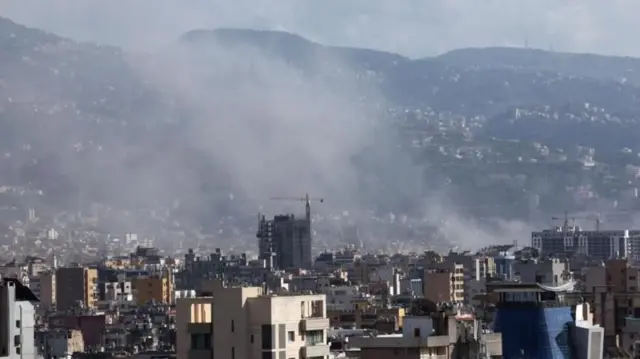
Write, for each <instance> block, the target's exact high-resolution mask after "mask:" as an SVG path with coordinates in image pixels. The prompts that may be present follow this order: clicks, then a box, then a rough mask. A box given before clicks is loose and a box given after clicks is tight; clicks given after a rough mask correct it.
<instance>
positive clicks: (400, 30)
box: [0, 0, 640, 58]
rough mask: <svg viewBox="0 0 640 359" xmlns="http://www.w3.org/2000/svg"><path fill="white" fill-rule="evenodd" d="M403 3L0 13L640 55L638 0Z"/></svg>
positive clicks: (83, 25) (152, 35)
mask: <svg viewBox="0 0 640 359" xmlns="http://www.w3.org/2000/svg"><path fill="white" fill-rule="evenodd" d="M403 4H404V5H406V6H401V5H400V4H397V3H394V5H392V4H389V3H388V2H382V1H377V0H375V1H367V2H364V1H360V0H358V1H350V2H349V3H348V4H344V3H341V4H338V3H337V2H336V1H335V0H331V1H328V2H326V1H325V2H323V3H317V2H310V1H306V0H304V1H292V0H280V1H277V2H274V1H273V0H259V1H247V0H241V1H237V2H234V3H233V4H231V3H228V2H222V1H220V0H215V1H208V2H206V3H205V2H202V1H196V0H194V1H189V2H188V3H186V4H185V3H183V2H181V3H180V4H179V5H178V4H176V3H174V2H171V1H166V0H162V1H149V0H141V1H136V2H127V3H124V4H123V3H117V4H116V3H113V2H106V1H102V0H94V1H91V2H89V3H87V2H84V1H78V0H59V1H56V2H55V4H54V3H50V4H49V3H44V4H43V3H39V2H35V1H33V0H26V1H15V0H10V1H7V2H5V3H3V7H2V8H0V16H4V17H7V18H9V19H11V20H13V21H16V22H18V23H21V24H24V25H27V26H30V27H36V28H40V29H43V30H46V31H50V32H53V33H56V34H59V35H61V36H65V37H69V38H72V39H75V40H80V41H92V42H98V43H104V44H111V45H117V46H122V47H124V48H127V49H144V50H153V49H157V48H160V47H162V46H164V45H167V44H170V43H171V42H172V41H174V40H175V39H176V38H178V37H179V36H180V35H181V34H183V33H185V32H188V31H190V30H194V29H214V28H221V27H231V28H252V29H258V30H260V29H262V30H282V31H287V32H291V33H295V34H298V35H301V36H303V37H305V38H307V39H309V40H312V41H316V42H319V43H322V44H326V45H336V46H354V47H364V48H372V49H377V50H385V51H390V52H396V53H399V54H402V55H405V56H409V57H413V58H415V57H425V56H433V55H437V54H441V53H444V52H447V51H450V50H453V49H457V48H465V47H493V46H515V47H522V46H524V45H525V44H528V46H529V47H532V48H540V49H554V50H556V51H563V52H580V53H585V52H586V53H598V54H605V55H622V56H636V57H637V56H640V45H638V44H636V43H635V41H634V40H633V36H632V35H631V34H629V33H628V29H629V28H631V27H632V25H633V22H634V19H633V17H632V15H631V14H633V13H634V11H629V8H630V7H632V6H634V5H633V4H632V3H630V2H629V1H627V0H617V1H612V2H607V3H606V4H605V3H604V2H603V1H597V0H589V1H581V2H576V1H570V2H565V3H557V2H553V1H550V0H544V1H542V2H541V1H533V0H523V1H519V2H517V3H511V2H505V1H502V0H492V1H489V2H482V4H479V3H476V2H473V1H471V0H460V1H456V2H445V1H429V2H428V3H426V2H423V1H414V0H405V1H403ZM151 6H153V9H151ZM638 6H640V5H636V7H638ZM150 12H153V16H149V13H150ZM123 14H128V16H122V15H123ZM140 19H144V21H140ZM319 19H322V21H319ZM523 19H524V20H523ZM614 19H615V21H613V20H614ZM452 24H453V25H452ZM612 39H616V41H612Z"/></svg>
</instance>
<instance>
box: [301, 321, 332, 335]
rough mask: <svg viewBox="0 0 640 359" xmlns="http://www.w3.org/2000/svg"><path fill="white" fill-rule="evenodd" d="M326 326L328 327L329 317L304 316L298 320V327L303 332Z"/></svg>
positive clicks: (321, 328)
mask: <svg viewBox="0 0 640 359" xmlns="http://www.w3.org/2000/svg"><path fill="white" fill-rule="evenodd" d="M327 328H329V318H304V319H302V320H301V321H300V329H301V330H302V331H303V332H308V331H310V330H323V329H327Z"/></svg>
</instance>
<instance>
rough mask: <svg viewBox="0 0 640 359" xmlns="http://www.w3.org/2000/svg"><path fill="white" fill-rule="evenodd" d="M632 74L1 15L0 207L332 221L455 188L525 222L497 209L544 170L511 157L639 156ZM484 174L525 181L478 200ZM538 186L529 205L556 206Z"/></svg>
mask: <svg viewBox="0 0 640 359" xmlns="http://www.w3.org/2000/svg"><path fill="white" fill-rule="evenodd" d="M638 71H640V60H638V59H630V58H617V57H607V56H597V55H580V54H559V53H554V52H546V51H539V50H526V49H503V48H488V49H461V50H456V51H452V52H450V53H447V54H444V55H442V56H438V57H436V58H429V59H420V60H410V59H408V58H406V57H403V56H401V55H397V54H392V53H386V52H381V51H374V50H369V49H356V48H342V47H331V46H324V45H322V44H317V43H314V42H310V41H308V40H306V39H304V38H302V37H300V36H297V35H293V34H287V33H281V32H267V31H253V30H242V29H220V30H196V31H192V32H189V33H186V34H184V35H183V36H182V37H180V38H179V39H178V40H177V41H176V42H175V43H174V44H172V46H169V47H168V48H166V49H163V50H162V51H161V52H159V53H156V54H131V53H126V52H124V51H122V50H121V49H118V48H115V47H109V46H100V45H96V44H90V43H78V42H75V41H72V40H69V39H64V38H61V37H58V36H55V35H52V34H48V33H45V32H42V31H40V30H35V29H28V28H26V27H23V26H21V25H18V24H15V23H13V22H11V21H9V20H6V19H0V126H1V129H2V132H1V135H0V149H1V150H2V152H3V153H4V156H2V157H0V182H1V183H0V185H3V186H11V187H13V188H19V190H16V191H17V192H16V193H18V192H19V193H20V195H19V196H18V195H16V196H17V197H16V196H14V195H11V196H9V195H7V194H5V196H8V199H4V200H3V201H5V202H6V203H18V205H19V206H20V207H27V206H38V208H43V209H46V210H45V211H50V212H52V213H55V212H56V211H61V210H76V209H77V208H78V207H81V208H88V207H90V204H92V203H101V204H106V205H108V206H109V207H113V208H125V209H130V208H140V209H144V210H145V211H147V212H148V213H152V212H153V215H149V216H151V217H153V216H157V215H158V213H160V212H162V213H165V214H166V213H170V214H167V215H168V216H171V217H176V218H181V219H182V220H185V221H187V220H188V221H195V222H199V223H201V224H202V223H205V224H206V225H208V226H212V225H213V224H211V223H209V222H211V221H210V219H211V217H212V216H213V215H215V216H216V217H225V216H229V217H232V216H234V215H238V214H247V215H250V214H251V215H252V214H253V212H255V211H256V208H259V206H260V205H262V202H261V201H264V200H265V199H266V198H269V197H270V196H276V195H291V194H297V193H300V192H304V191H306V190H309V191H312V190H313V191H320V192H325V193H323V195H330V196H333V197H334V198H336V199H339V200H340V201H339V200H335V201H334V203H337V204H335V207H332V208H331V210H342V209H344V207H342V208H341V206H343V205H345V206H346V204H348V203H355V205H354V208H352V209H357V210H362V209H363V208H371V209H373V211H374V212H376V213H388V212H408V213H411V212H413V213H419V212H420V211H422V210H423V207H424V202H425V198H428V197H429V196H431V197H433V196H434V195H438V196H443V195H446V196H449V195H450V194H451V193H454V194H455V195H451V196H450V198H453V199H454V202H455V204H456V205H458V206H460V207H473V208H475V207H474V206H477V205H478V203H483V204H484V203H488V201H493V200H495V201H496V202H497V203H496V208H498V209H494V210H492V211H493V212H491V214H495V215H496V216H502V215H503V214H504V215H516V216H519V215H522V216H524V215H525V214H523V213H522V212H519V211H520V209H518V210H514V209H513V208H511V207H508V206H507V207H505V208H502V209H500V208H499V207H504V206H503V205H501V204H500V203H521V202H523V201H524V200H523V198H525V197H526V196H529V194H530V193H534V192H535V191H538V190H539V188H547V187H545V186H541V185H540V184H539V182H536V181H537V180H536V179H535V177H536V176H537V175H536V172H537V171H546V169H535V170H534V169H531V168H529V167H527V168H526V169H525V168H523V166H522V163H521V161H523V160H522V159H523V158H525V159H526V158H529V157H536V156H538V155H536V151H541V150H539V149H540V148H541V147H540V146H548V147H549V148H548V149H547V150H548V151H547V152H550V153H551V155H544V156H549V158H551V157H554V156H556V155H554V153H556V154H558V153H562V154H563V155H564V154H566V153H569V150H570V149H571V150H572V149H574V148H578V147H585V146H586V147H592V148H593V149H594V150H595V151H596V152H598V153H603V154H607V155H606V156H604V155H603V157H602V161H604V162H606V163H607V164H608V165H611V166H613V167H616V166H617V167H619V166H624V165H626V164H633V163H635V162H634V161H636V160H637V158H636V157H633V156H631V157H624V161H625V163H624V164H621V163H619V162H607V161H618V159H617V158H618V157H616V156H617V155H616V154H617V153H619V152H620V151H621V150H622V149H623V148H624V147H627V148H628V149H630V151H632V153H635V152H634V151H636V152H637V151H639V150H640V148H639V147H638V146H639V145H638V144H637V143H636V142H637V141H635V137H634V135H633V134H634V133H638V132H637V131H638V129H639V128H638V123H637V120H636V118H637V115H636V114H637V111H638V110H640V89H639V88H638V87H637V86H636V84H637V83H638V78H637V73H638ZM298 121H301V122H298ZM366 126H371V128H369V127H366ZM603 133H606V138H605V137H603V136H601V135H602V134H603ZM511 140H515V141H521V142H522V144H521V145H520V146H518V147H517V149H514V148H515V147H513V146H511V145H510V144H509V142H506V141H511ZM533 143H537V144H536V145H535V146H534V145H533ZM612 144H613V145H612ZM518 151H520V152H518ZM554 151H555V152H554ZM572 151H573V150H572ZM544 153H546V152H544ZM528 156H529V157H528ZM556 157H562V156H560V155H558V156H556ZM545 158H546V157H545ZM554 158H555V157H554ZM467 160H468V162H467ZM519 161H520V162H519ZM512 162H514V163H516V164H514V165H513V166H511V165H509V166H511V167H508V166H507V165H505V164H510V163H512ZM540 162H541V160H540V159H538V158H537V157H536V159H535V162H532V163H540ZM497 164H499V168H498V165H497ZM505 166H507V168H506V169H505ZM571 168H572V169H571V170H570V171H574V169H573V167H571ZM491 171H501V172H506V173H508V174H509V175H517V174H519V173H523V172H526V173H527V176H528V177H527V178H528V179H527V180H525V181H524V182H523V183H525V185H524V186H525V187H524V189H522V188H518V189H513V191H512V192H509V191H498V193H497V194H496V193H495V192H491V191H493V190H487V191H485V192H482V193H480V192H479V191H478V188H479V187H478V186H479V185H478V183H485V180H484V178H489V177H491V175H492V174H491V173H490V172H491ZM554 171H555V169H554ZM568 171H569V170H568ZM574 172H575V171H574ZM574 172H572V173H573V175H574V177H575V178H578V177H580V176H582V175H583V173H582V172H580V173H579V175H575V173H574ZM274 173H275V174H274ZM554 173H555V172H554ZM540 176H542V177H544V176H545V174H541V175H540ZM593 176H594V177H593V178H591V177H590V178H589V179H588V182H590V183H596V182H597V181H596V178H599V177H598V176H600V175H599V174H594V175H593ZM574 177H572V179H571V180H570V181H574V182H576V181H577V180H576V179H575V178H574ZM283 178H285V179H287V181H286V183H280V182H283V180H282V179H283ZM492 178H493V177H492ZM456 179H459V180H460V182H458V183H456ZM470 179H474V181H475V182H473V181H472V182H468V181H470ZM564 180H565V179H561V181H564ZM567 181H569V180H567ZM585 181H587V180H585ZM278 183H280V184H278ZM347 183H349V184H347ZM529 184H531V186H532V187H527V186H529ZM557 186H558V190H561V189H563V188H565V186H564V184H563V183H560V182H559V183H558V185H557ZM341 187H345V188H344V189H341ZM496 188H501V187H500V186H497V187H496ZM534 189H535V191H534ZM545 191H546V189H545ZM553 191H555V189H554V190H553ZM553 191H552V190H549V191H548V193H545V195H547V196H548V198H549V201H548V202H545V200H544V199H543V200H542V202H541V203H542V204H541V205H542V206H545V205H546V206H548V207H549V208H554V207H555V206H557V205H558V203H556V202H555V201H556V200H557V201H558V202H562V201H565V202H566V198H565V197H563V196H559V195H558V194H557V193H553ZM617 191H618V190H617V189H616V190H606V191H604V190H603V197H606V196H605V195H604V192H607V193H609V194H611V193H617ZM284 192H289V193H284ZM507 192H508V193H507ZM463 193H464V195H463ZM523 196H525V197H523ZM567 196H568V195H567ZM16 198H18V199H16ZM567 198H568V197H567ZM0 200H2V199H0ZM500 201H502V202H500ZM329 203H330V202H329ZM523 203H526V201H524V202H523ZM560 205H562V204H560ZM159 208H160V209H162V211H161V210H159ZM485 212H486V211H485ZM125 217H126V216H125ZM131 220H132V221H133V219H131ZM119 221H120V222H119V223H122V219H120V220H119ZM135 221H137V222H139V221H140V216H136V217H135ZM124 227H126V226H124Z"/></svg>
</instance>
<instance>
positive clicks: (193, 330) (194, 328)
mask: <svg viewBox="0 0 640 359" xmlns="http://www.w3.org/2000/svg"><path fill="white" fill-rule="evenodd" d="M187 331H188V332H189V334H211V333H212V332H213V323H189V324H188V326H187Z"/></svg>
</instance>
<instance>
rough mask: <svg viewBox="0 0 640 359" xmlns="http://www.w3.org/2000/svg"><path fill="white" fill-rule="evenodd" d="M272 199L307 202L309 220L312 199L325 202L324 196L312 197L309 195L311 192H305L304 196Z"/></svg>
mask: <svg viewBox="0 0 640 359" xmlns="http://www.w3.org/2000/svg"><path fill="white" fill-rule="evenodd" d="M270 199H271V200H272V201H298V202H305V210H306V211H305V212H306V213H305V214H306V216H307V220H308V221H311V201H314V202H320V203H323V202H324V199H323V198H312V197H309V193H307V194H305V196H304V197H271V198H270Z"/></svg>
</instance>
